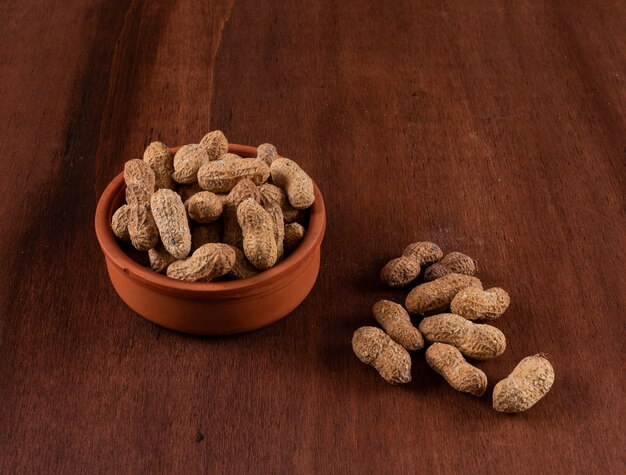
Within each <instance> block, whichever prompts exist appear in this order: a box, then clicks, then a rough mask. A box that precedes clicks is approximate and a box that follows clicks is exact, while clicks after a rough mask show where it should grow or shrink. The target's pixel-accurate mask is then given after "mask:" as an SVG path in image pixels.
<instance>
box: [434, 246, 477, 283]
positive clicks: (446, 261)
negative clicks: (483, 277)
mask: <svg viewBox="0 0 626 475" xmlns="http://www.w3.org/2000/svg"><path fill="white" fill-rule="evenodd" d="M452 273H455V274H464V275H474V274H475V273H476V261H475V260H474V259H472V258H471V257H469V256H466V255H465V254H463V253H461V252H451V253H449V254H446V255H445V256H443V258H442V259H441V260H440V261H439V262H437V263H435V264H432V265H431V266H429V267H428V268H427V269H426V270H425V271H424V280H425V281H426V282H429V281H432V280H435V279H439V278H441V277H443V276H445V275H448V274H452Z"/></svg>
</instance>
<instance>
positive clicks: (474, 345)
mask: <svg viewBox="0 0 626 475" xmlns="http://www.w3.org/2000/svg"><path fill="white" fill-rule="evenodd" d="M419 331H420V332H422V335H423V336H424V339H425V340H426V341H428V342H429V343H434V342H437V343H447V344H449V345H453V346H456V347H457V348H458V349H459V351H460V352H461V353H463V354H464V355H465V356H467V357H468V358H472V359H475V360H488V359H491V358H495V357H496V356H500V355H501V354H502V353H504V350H505V349H506V338H505V336H504V333H502V332H501V331H500V330H498V329H497V328H496V327H492V326H491V325H483V324H478V323H472V322H470V321H469V320H465V319H464V318H463V317H459V316H458V315H454V314H453V313H442V314H439V315H433V316H432V317H427V318H425V319H424V320H422V322H421V323H420V324H419Z"/></svg>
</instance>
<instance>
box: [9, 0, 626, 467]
mask: <svg viewBox="0 0 626 475" xmlns="http://www.w3.org/2000/svg"><path fill="white" fill-rule="evenodd" d="M51 3H52V2H35V1H24V0H11V1H3V2H2V3H1V4H0V22H1V24H2V25H3V29H2V30H1V31H0V58H2V63H1V65H0V72H1V74H0V137H1V139H0V140H1V141H2V146H3V151H4V154H3V157H2V160H1V161H0V203H2V205H1V206H0V235H1V236H2V240H1V241H0V262H1V263H2V272H1V274H0V275H1V277H0V312H1V313H0V316H1V319H0V447H1V450H0V472H6V473H11V472H15V471H17V472H31V471H32V472H39V473H75V472H85V473H87V472H89V473H93V472H135V473H136V472H141V471H145V472H150V473H154V472H162V473H171V472H178V473H182V472H186V473H197V472H235V473H238V472H282V473H307V472H318V473H324V472H326V473H328V472H335V473H357V474H361V473H375V472H379V473H392V472H395V473H399V472H405V473H423V472H428V471H435V472H450V471H453V470H455V471H457V472H459V473H460V472H474V473H478V472H481V473H489V472H493V471H499V472H536V473H554V472H579V473H590V472H601V471H604V472H612V473H617V472H621V471H623V470H624V469H626V462H625V458H624V447H625V443H626V437H625V435H624V430H623V428H624V426H625V424H626V417H625V414H624V409H625V407H624V406H625V405H624V392H625V390H626V387H625V384H624V379H625V378H624V351H625V350H626V348H625V344H624V341H625V339H626V333H625V331H624V328H625V327H624V307H625V303H626V277H625V276H626V274H625V273H624V257H625V256H624V245H625V240H624V238H625V232H626V220H625V215H626V213H625V206H624V205H625V200H624V189H625V183H624V181H625V178H626V170H625V166H624V164H625V155H626V119H625V112H626V108H625V107H624V106H625V101H624V99H625V87H624V86H625V78H626V59H625V58H626V30H625V29H624V25H625V24H626V4H625V3H624V2H619V1H604V2H602V1H593V2H589V1H558V2H548V1H545V2H541V1H520V2H509V1H504V0H503V1H500V2H498V1H480V2H465V1H463V0H458V1H441V0H436V1H430V2H426V1H419V2H417V1H399V2H390V4H387V5H383V3H384V2H375V1H369V2H368V1H357V0H351V1H344V2H340V1H335V2H333V1H328V2H310V3H309V2H307V3H301V2H295V1H293V2H275V4H274V5H263V6H260V5H258V4H257V2H256V1H254V0H245V1H244V0H241V1H236V2H230V3H228V2H226V1H216V2H211V4H210V5H207V4H206V3H207V2H200V1H195V2H194V1H186V0H178V1H176V2H169V3H168V2H154V1H148V0H146V1H139V0H137V1H132V2H128V1H117V2H111V1H105V0H100V1H74V2H62V4H61V2H59V5H57V6H53V5H52V4H51ZM166 3H167V5H166ZM215 128H220V129H222V130H223V131H225V133H226V135H227V136H228V137H229V139H230V140H231V141H233V142H238V143H244V144H252V145H255V144H258V143H261V142H265V141H270V142H273V143H275V144H276V145H277V146H278V148H279V151H280V152H281V153H283V154H285V155H287V156H289V157H292V158H295V159H297V160H298V161H299V162H300V163H301V164H302V165H303V167H304V168H305V169H306V170H308V171H309V172H310V174H311V176H312V177H313V178H314V179H315V180H316V182H317V183H318V184H319V187H320V188H321V190H322V192H323V194H324V197H325V200H326V205H327V210H328V230H327V234H326V239H325V242H324V245H323V257H322V268H321V273H320V276H319V279H318V283H317V285H316V287H315V288H314V290H313V292H312V293H311V295H310V296H309V298H308V299H307V300H306V301H305V302H304V303H303V305H302V306H301V307H300V308H298V309H297V310H296V311H294V312H293V314H292V315H291V316H289V317H288V318H286V319H285V320H283V321H281V322H279V323H277V324H275V325H273V326H271V327H268V328H266V329H264V330H261V331H257V332H254V333H251V334H247V335H241V336H236V337H232V338H197V337H190V336H184V335H179V334H175V333H173V332H170V331H167V330H164V329H161V328H158V327H157V326H155V325H153V324H151V323H149V322H147V321H144V320H143V319H141V318H139V317H138V316H137V315H135V314H134V313H133V312H132V311H130V310H129V309H128V308H127V307H126V306H125V305H124V304H123V303H122V302H121V300H120V299H119V298H118V297H117V295H116V294H115V292H114V291H113V289H112V287H111V286H110V284H109V282H108V279H107V275H106V273H105V269H104V265H103V258H102V256H101V254H100V251H99V248H98V245H97V242H96V239H95V236H94V232H93V224H92V221H93V215H94V210H95V205H96V201H97V199H98V197H99V195H100V193H101V192H102V191H103V189H104V187H105V186H106V184H107V182H108V181H109V180H110V179H111V178H112V177H113V176H114V175H115V174H117V173H118V172H119V171H120V170H121V169H122V164H123V163H124V161H125V160H127V159H129V158H132V157H136V156H139V155H140V154H141V153H142V151H143V148H144V146H145V145H146V144H147V143H149V142H150V141H152V140H155V139H160V140H163V141H165V142H167V143H169V144H183V143H188V142H192V141H198V140H199V139H200V137H201V136H202V135H203V134H204V133H205V132H206V131H208V130H209V129H215ZM415 240H432V241H435V242H437V243H439V244H440V245H441V247H442V248H443V249H444V250H446V251H452V250H459V251H463V252H466V253H468V254H470V255H471V256H473V257H475V258H476V259H477V260H478V262H479V265H480V273H479V276H480V277H481V278H482V279H483V281H484V282H485V284H486V285H487V286H493V285H499V286H502V287H504V288H505V289H507V290H508V291H509V292H510V294H511V297H512V301H513V303H512V305H511V308H510V309H509V311H508V312H507V314H506V315H505V316H504V317H503V318H502V319H501V320H499V321H497V322H496V325H497V326H498V327H499V328H501V329H502V330H503V331H504V332H505V333H506V335H507V337H508V343H509V346H508V349H507V351H506V353H505V354H504V355H503V356H502V357H500V358H498V359H496V360H494V361H489V362H485V363H483V364H480V367H481V368H482V369H484V370H485V372H486V373H487V374H488V376H489V380H490V387H489V389H488V393H487V395H486V396H484V397H483V398H480V399H476V398H472V397H471V396H466V395H462V394H460V393H456V392H454V391H453V390H452V389H451V388H449V387H448V386H447V384H446V383H445V381H444V380H443V379H442V378H440V377H438V376H437V375H435V374H434V373H433V372H432V371H431V370H430V368H428V367H427V365H426V364H425V362H424V358H423V353H418V354H416V355H415V356H414V358H413V361H414V363H413V381H412V382H411V383H410V384H408V385H406V386H403V387H392V386H389V385H387V384H385V383H384V381H382V380H381V379H380V378H379V377H378V376H377V375H376V373H375V371H374V370H372V369H370V368H368V367H366V366H364V365H362V364H361V363H360V362H359V361H358V360H357V359H356V358H355V357H354V355H353V354H352V352H351V349H350V338H351V335H352V332H353V331H354V330H355V329H356V328H357V327H359V326H361V325H365V324H371V323H372V318H371V317H370V306H371V305H372V304H373V302H374V301H375V300H376V299H378V298H381V297H383V296H387V297H391V298H396V299H403V298H404V294H405V292H403V291H398V292H387V291H384V290H383V289H382V288H381V287H380V286H379V285H378V283H377V272H378V270H379V268H380V267H381V265H382V264H383V263H384V262H385V261H386V260H387V259H389V258H391V257H394V256H396V255H397V254H398V253H399V252H400V251H401V249H402V248H403V247H404V245H405V244H407V243H409V242H411V241H415ZM539 351H541V352H546V353H548V355H549V357H550V360H551V361H552V362H553V364H554V367H555V369H556V382H555V384H554V387H553V390H552V391H551V392H550V394H549V395H548V396H547V397H546V398H545V399H544V400H542V401H541V402H540V403H539V404H538V405H537V406H536V407H535V408H533V409H532V410H531V411H529V412H527V413H525V414H521V415H517V416H507V415H503V414H499V413H496V412H495V411H493V410H492V409H491V400H490V399H491V398H490V394H491V388H492V387H493V384H494V383H495V382H497V381H498V380H500V379H502V378H504V377H505V376H506V375H507V374H508V373H509V372H510V371H511V369H512V368H513V367H514V366H515V364H516V363H517V362H518V361H519V360H520V359H521V358H522V357H524V356H527V355H529V354H534V353H536V352H539Z"/></svg>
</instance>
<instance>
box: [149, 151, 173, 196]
mask: <svg viewBox="0 0 626 475" xmlns="http://www.w3.org/2000/svg"><path fill="white" fill-rule="evenodd" d="M143 160H144V162H146V163H147V164H148V165H150V168H152V171H153V172H154V176H155V180H156V188H157V189H160V188H168V189H170V190H173V189H174V187H175V186H176V183H175V182H174V180H173V179H172V173H174V156H173V155H172V152H170V149H169V147H168V146H167V145H165V144H164V143H163V142H152V143H151V144H150V145H148V147H147V148H146V150H145V151H144V152H143Z"/></svg>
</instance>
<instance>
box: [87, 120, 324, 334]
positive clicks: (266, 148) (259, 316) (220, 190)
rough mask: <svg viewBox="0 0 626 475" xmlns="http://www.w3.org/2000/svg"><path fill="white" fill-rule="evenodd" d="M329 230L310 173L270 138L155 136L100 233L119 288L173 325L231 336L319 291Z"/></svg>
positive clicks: (128, 168)
mask: <svg viewBox="0 0 626 475" xmlns="http://www.w3.org/2000/svg"><path fill="white" fill-rule="evenodd" d="M325 228H326V213H325V209H324V201H323V199H322V195H321V194H320V191H319V189H318V188H317V186H316V185H315V183H314V182H313V180H312V179H311V178H310V177H309V176H308V175H307V174H306V173H305V172H304V171H303V170H302V169H301V168H300V167H299V166H298V165H297V164H296V163H295V162H294V161H292V160H290V159H287V158H284V157H281V156H279V155H278V153H277V151H276V148H275V147H274V146H273V145H271V144H263V145H260V146H259V147H258V148H257V147H250V146H245V145H237V144H229V143H228V142H227V140H226V138H225V137H224V135H223V133H222V132H220V131H212V132H209V133H208V134H207V135H206V136H205V137H204V138H203V139H202V140H201V141H200V143H199V144H190V145H184V146H182V147H173V148H169V147H167V146H166V145H165V144H163V143H161V142H153V143H151V144H150V145H149V146H148V148H147V149H146V151H145V153H144V157H143V160H140V159H134V160H130V161H128V162H127V163H126V165H125V167H124V172H122V173H120V174H119V175H118V176H116V177H115V178H114V179H113V180H112V181H111V183H110V184H109V185H108V186H107V188H106V189H105V190H104V192H103V194H102V196H101V198H100V200H99V202H98V206H97V209H96V216H95V230H96V236H97V239H98V242H99V244H100V247H101V249H102V252H103V254H104V258H105V263H106V268H107V272H108V275H109V278H110V280H111V283H112V285H113V288H114V289H115V291H116V292H117V294H118V295H119V296H120V298H121V299H122V300H123V301H124V302H125V303H126V304H127V305H128V306H129V307H130V308H131V309H132V310H134V311H135V312H137V313H138V314H139V315H141V316H142V317H144V318H146V319H148V320H150V321H152V322H154V323H156V324H158V325H161V326H163V327H166V328H169V329H171V330H175V331H179V332H183V333H191V334H198V335H229V334H236V333H243V332H247V331H251V330H256V329H259V328H262V327H264V326H267V325H270V324H272V323H274V322H276V321H278V320H280V319H282V318H283V317H285V316H287V315H288V314H289V313H290V312H292V311H293V310H294V309H295V308H296V307H298V306H299V305H300V304H301V303H302V301H303V300H304V299H305V298H306V297H307V295H308V294H309V293H310V292H311V290H312V288H313V286H314V284H315V281H316V279H317V276H318V273H319V267H320V251H321V244H322V240H323V237H324V232H325Z"/></svg>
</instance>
